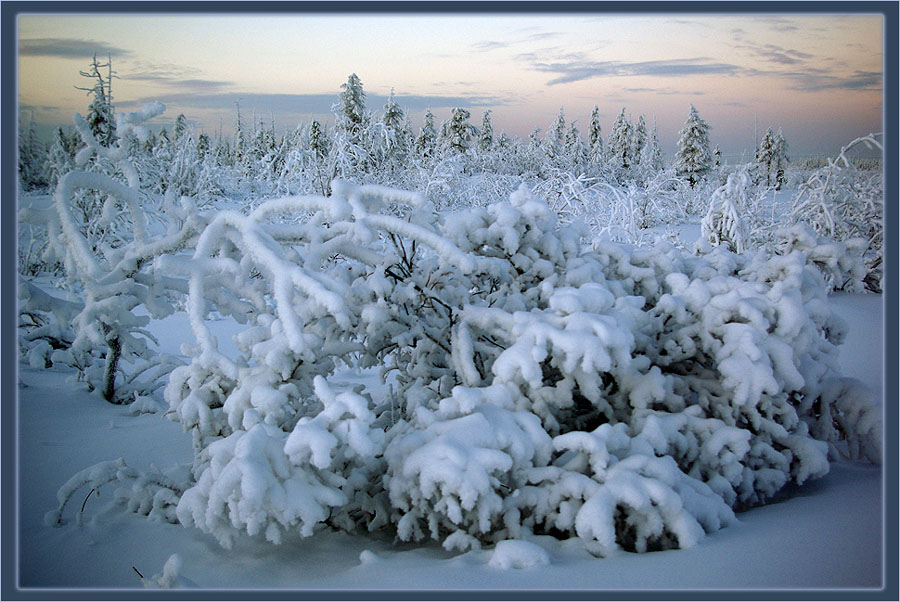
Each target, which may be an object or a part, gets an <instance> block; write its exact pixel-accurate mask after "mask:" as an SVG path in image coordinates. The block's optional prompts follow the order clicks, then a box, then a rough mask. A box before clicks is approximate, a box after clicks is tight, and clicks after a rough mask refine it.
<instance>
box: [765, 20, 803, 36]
mask: <svg viewBox="0 0 900 602" xmlns="http://www.w3.org/2000/svg"><path fill="white" fill-rule="evenodd" d="M760 21H762V22H764V23H766V24H767V25H768V26H769V27H771V28H772V29H774V30H775V31H778V32H781V33H787V32H790V31H799V30H800V27H799V26H798V25H797V24H796V23H794V22H792V21H790V20H789V19H785V18H784V17H763V18H761V19H760Z"/></svg>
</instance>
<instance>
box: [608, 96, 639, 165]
mask: <svg viewBox="0 0 900 602" xmlns="http://www.w3.org/2000/svg"><path fill="white" fill-rule="evenodd" d="M633 129H634V128H633V126H632V125H631V121H629V120H628V118H627V117H625V109H624V108H623V109H622V112H621V113H619V116H618V117H616V120H615V121H614V122H613V125H612V130H611V131H610V132H609V136H608V137H607V139H606V157H607V163H609V165H610V166H611V167H612V168H613V170H614V173H615V174H617V175H616V177H617V179H618V180H619V181H620V182H624V181H625V178H626V177H627V176H628V170H629V169H630V168H631V164H632V163H633V162H634V158H633V157H632V156H631V151H632V145H631V144H632V138H633V133H632V132H633Z"/></svg>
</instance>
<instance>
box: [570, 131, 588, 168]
mask: <svg viewBox="0 0 900 602" xmlns="http://www.w3.org/2000/svg"><path fill="white" fill-rule="evenodd" d="M566 156H567V157H568V158H569V160H570V161H571V162H572V164H573V167H580V166H581V165H582V164H583V163H584V161H585V159H586V158H587V151H586V150H585V148H584V141H583V140H582V139H581V132H579V131H578V128H577V127H576V126H575V122H574V121H573V122H572V123H570V124H569V131H567V132H566Z"/></svg>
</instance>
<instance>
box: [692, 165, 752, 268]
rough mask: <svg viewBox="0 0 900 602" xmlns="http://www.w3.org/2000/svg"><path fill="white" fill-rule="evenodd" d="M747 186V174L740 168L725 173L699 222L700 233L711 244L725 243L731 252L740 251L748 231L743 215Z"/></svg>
mask: <svg viewBox="0 0 900 602" xmlns="http://www.w3.org/2000/svg"><path fill="white" fill-rule="evenodd" d="M749 189H750V176H749V174H748V173H747V171H746V170H741V171H738V172H736V173H733V174H731V175H729V176H728V180H727V181H726V182H725V184H724V185H723V186H722V187H720V188H718V189H717V190H716V191H715V192H714V193H713V195H712V199H711V200H710V202H709V209H708V211H707V213H706V216H705V217H704V218H703V221H702V222H700V234H701V236H703V238H705V239H706V240H707V241H708V242H709V243H710V244H711V245H714V246H718V245H725V246H726V247H727V248H728V249H729V250H730V251H733V252H735V253H743V252H744V249H745V248H746V246H747V243H748V242H749V241H748V239H749V238H750V234H749V231H748V228H747V223H746V220H745V217H744V212H745V211H746V208H747V202H748V198H747V197H748V194H749Z"/></svg>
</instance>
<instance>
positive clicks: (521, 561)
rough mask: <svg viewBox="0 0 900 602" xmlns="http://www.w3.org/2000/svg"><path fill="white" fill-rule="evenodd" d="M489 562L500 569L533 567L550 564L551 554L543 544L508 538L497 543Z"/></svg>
mask: <svg viewBox="0 0 900 602" xmlns="http://www.w3.org/2000/svg"><path fill="white" fill-rule="evenodd" d="M488 564H489V565H490V566H492V567H494V568H498V569H504V570H506V569H531V568H534V567H540V566H547V565H549V564H550V556H548V555H547V552H546V551H545V550H544V548H542V547H541V546H539V545H537V544H533V543H530V542H527V541H521V540H516V539H506V540H504V541H501V542H500V543H498V544H497V547H496V548H494V553H493V554H492V555H491V560H490V561H489V562H488Z"/></svg>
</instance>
